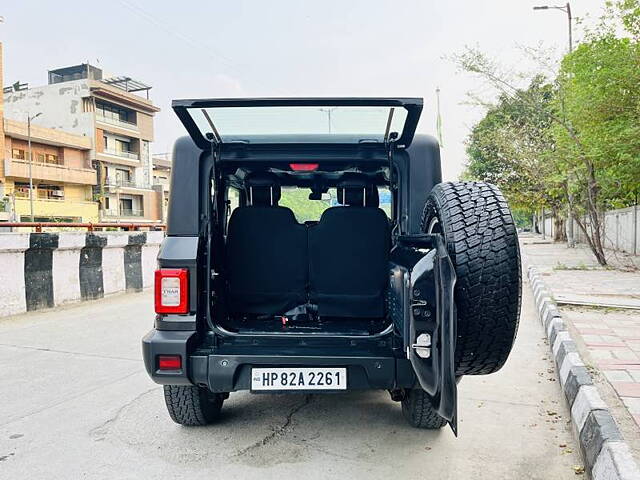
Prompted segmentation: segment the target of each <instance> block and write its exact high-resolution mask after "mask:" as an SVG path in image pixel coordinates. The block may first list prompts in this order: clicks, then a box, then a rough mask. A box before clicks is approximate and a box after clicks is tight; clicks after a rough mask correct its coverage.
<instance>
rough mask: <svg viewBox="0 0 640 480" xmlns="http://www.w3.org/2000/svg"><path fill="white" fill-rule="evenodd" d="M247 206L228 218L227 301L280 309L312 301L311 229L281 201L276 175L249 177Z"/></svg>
mask: <svg viewBox="0 0 640 480" xmlns="http://www.w3.org/2000/svg"><path fill="white" fill-rule="evenodd" d="M244 188H245V191H246V198H247V200H248V202H249V205H248V206H245V207H239V208H236V209H235V210H234V211H233V213H232V214H231V218H230V219H229V228H228V231H227V242H226V246H227V248H226V272H227V280H228V300H229V302H228V305H229V309H230V310H231V312H232V313H254V314H264V315H279V314H283V313H285V312H286V311H288V310H290V309H292V308H294V307H296V306H298V305H301V304H304V303H305V302H306V301H307V293H306V289H307V285H308V249H307V232H306V227H305V226H304V225H301V224H299V223H298V222H297V221H296V218H295V216H294V214H293V212H292V211H291V210H290V209H288V208H285V207H279V206H278V201H279V200H280V193H281V191H280V183H279V181H278V178H277V176H276V175H274V174H272V173H268V172H254V173H251V174H249V175H247V177H246V178H245V185H244Z"/></svg>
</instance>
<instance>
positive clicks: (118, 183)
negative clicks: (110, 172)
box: [104, 177, 149, 189]
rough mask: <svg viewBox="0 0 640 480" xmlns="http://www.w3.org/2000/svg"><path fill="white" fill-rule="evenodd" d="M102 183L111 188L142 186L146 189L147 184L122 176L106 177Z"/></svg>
mask: <svg viewBox="0 0 640 480" xmlns="http://www.w3.org/2000/svg"><path fill="white" fill-rule="evenodd" d="M104 184H105V186H107V187H109V189H113V188H118V187H120V188H144V189H148V188H149V187H148V186H145V185H143V184H141V183H138V182H136V181H135V180H132V179H129V180H127V179H123V178H113V177H106V178H105V179H104Z"/></svg>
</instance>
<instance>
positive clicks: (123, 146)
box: [116, 139, 131, 153]
mask: <svg viewBox="0 0 640 480" xmlns="http://www.w3.org/2000/svg"><path fill="white" fill-rule="evenodd" d="M116 151H117V152H125V153H129V152H130V151H131V142H126V141H124V140H118V139H116Z"/></svg>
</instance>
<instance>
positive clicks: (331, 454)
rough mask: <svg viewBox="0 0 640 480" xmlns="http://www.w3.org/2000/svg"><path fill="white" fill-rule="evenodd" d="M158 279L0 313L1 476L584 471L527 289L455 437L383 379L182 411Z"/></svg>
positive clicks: (472, 384)
mask: <svg viewBox="0 0 640 480" xmlns="http://www.w3.org/2000/svg"><path fill="white" fill-rule="evenodd" d="M151 312H152V295H151V292H143V293H140V294H128V295H120V296H116V297H111V298H108V299H104V300H98V301H94V302H88V303H83V304H80V305H75V306H69V307H65V308H61V309H56V310H51V311H45V312H39V313H31V314H25V315H20V316H15V317H8V318H4V319H1V320H0V365H2V367H3V368H2V388H1V389H0V405H2V408H0V478H2V479H5V478H6V479H13V478H29V479H30V480H32V479H64V480H69V479H80V478H81V479H104V478H118V479H137V478H144V479H153V478H175V479H179V478H195V475H199V477H198V478H224V479H225V480H228V479H229V480H231V479H254V478H255V479H262V480H264V479H271V478H305V479H308V480H311V479H320V478H322V479H333V478H336V479H337V478H340V479H344V478H352V479H367V480H371V479H388V478H402V479H424V478H427V477H429V478H437V479H440V480H443V479H452V480H453V479H456V480H457V479H462V478H470V479H491V480H496V479H516V478H517V479H519V480H520V479H540V480H542V479H545V480H546V479H554V480H555V479H574V478H581V477H582V476H584V475H585V474H578V475H576V473H575V472H576V471H577V472H580V471H581V466H582V460H581V458H580V456H579V454H578V450H579V448H578V447H577V446H576V443H575V441H574V438H573V435H572V432H571V427H570V423H569V419H570V415H569V412H568V411H567V408H566V406H565V402H564V401H563V397H562V394H561V390H560V387H559V382H558V381H557V379H556V373H555V370H554V365H553V363H552V360H551V358H550V357H551V355H550V354H549V347H548V345H547V344H546V340H545V339H544V333H543V331H542V327H541V326H540V323H539V322H538V320H537V319H536V316H535V312H534V309H533V301H532V298H531V293H530V289H529V288H528V287H527V286H525V287H524V288H523V309H522V318H521V324H520V330H519V332H518V337H517V341H516V345H515V347H514V350H513V352H512V354H511V357H510V359H509V361H508V362H507V364H506V366H505V367H504V368H503V369H502V370H501V371H500V372H498V373H496V374H493V375H490V376H476V377H472V376H470V377H464V378H463V379H462V382H461V383H460V385H459V399H460V400H459V412H458V413H459V419H460V420H459V437H458V438H456V437H454V435H453V434H452V433H451V431H450V430H449V429H448V428H445V429H443V430H440V431H437V432H432V431H424V430H416V429H413V428H411V427H409V426H408V425H407V424H406V423H405V421H404V419H403V417H402V414H401V411H400V405H399V404H398V403H395V402H393V401H391V400H390V398H389V395H388V394H387V393H386V392H379V391H366V392H348V393H341V394H333V395H311V396H302V395H253V394H250V393H247V392H242V393H234V394H231V397H230V398H229V400H228V401H227V402H225V405H224V407H223V417H222V419H221V421H220V422H219V423H218V424H216V425H211V426H208V427H197V428H186V427H181V426H179V425H176V424H174V423H173V422H172V421H171V420H170V418H169V416H168V414H167V412H166V409H165V406H164V402H163V398H162V389H161V387H159V386H158V385H155V384H153V383H152V382H151V381H150V380H149V379H148V377H147V375H146V373H145V372H144V367H143V364H142V361H141V358H140V338H141V337H142V335H143V334H144V333H146V331H147V330H148V329H149V328H150V327H151V325H152V314H151Z"/></svg>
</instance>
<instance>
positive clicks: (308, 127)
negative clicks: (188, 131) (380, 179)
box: [187, 106, 407, 143]
mask: <svg viewBox="0 0 640 480" xmlns="http://www.w3.org/2000/svg"><path fill="white" fill-rule="evenodd" d="M187 110H188V112H189V114H190V115H191V118H192V119H193V121H194V122H195V124H196V126H197V127H198V129H199V130H200V132H201V134H202V135H203V136H206V135H207V134H212V135H214V136H218V135H219V136H220V138H221V140H222V141H223V142H233V141H239V140H248V139H251V138H252V137H258V138H259V141H260V143H269V142H284V143H287V136H288V135H289V136H292V137H291V139H290V141H291V142H295V143H297V142H303V143H304V142H311V143H315V142H320V143H332V142H355V143H357V142H363V141H373V142H382V141H383V140H384V135H385V132H386V130H387V124H388V123H389V120H391V124H390V125H389V132H390V133H392V132H395V133H397V134H398V135H400V134H401V133H402V131H403V129H404V124H405V121H406V119H407V110H406V109H405V108H401V107H378V106H325V107H309V106H293V107H290V106H287V107H268V108H265V107H233V108H231V107H209V108H188V109H187Z"/></svg>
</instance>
